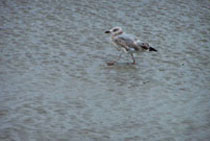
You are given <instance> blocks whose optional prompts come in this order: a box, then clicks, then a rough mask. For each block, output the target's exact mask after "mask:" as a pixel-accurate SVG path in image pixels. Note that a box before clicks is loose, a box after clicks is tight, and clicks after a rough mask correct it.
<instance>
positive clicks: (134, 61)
mask: <svg viewBox="0 0 210 141" xmlns="http://www.w3.org/2000/svg"><path fill="white" fill-rule="evenodd" d="M131 58H132V60H133V62H132V64H136V60H135V58H134V56H133V54H131Z"/></svg>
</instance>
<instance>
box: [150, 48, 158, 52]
mask: <svg viewBox="0 0 210 141" xmlns="http://www.w3.org/2000/svg"><path fill="white" fill-rule="evenodd" d="M149 51H155V52H157V50H156V49H155V48H153V47H149Z"/></svg>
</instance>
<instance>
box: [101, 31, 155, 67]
mask: <svg viewBox="0 0 210 141" xmlns="http://www.w3.org/2000/svg"><path fill="white" fill-rule="evenodd" d="M105 33H107V34H111V39H112V42H113V43H114V44H115V45H116V47H117V50H119V51H121V54H120V55H119V57H118V58H117V60H115V61H112V62H109V63H107V64H108V65H114V64H115V63H116V62H117V61H118V60H119V59H120V57H121V55H122V52H125V53H128V54H130V55H131V57H132V60H133V62H132V64H136V61H135V58H134V56H133V53H137V52H143V51H146V50H148V51H155V52H157V50H156V49H154V48H153V47H151V46H150V45H149V44H148V43H144V42H141V41H140V40H139V39H138V38H137V37H136V36H134V35H130V34H126V33H125V32H123V30H122V28H121V27H114V28H112V29H110V30H107V31H105Z"/></svg>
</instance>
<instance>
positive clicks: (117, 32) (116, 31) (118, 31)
mask: <svg viewBox="0 0 210 141" xmlns="http://www.w3.org/2000/svg"><path fill="white" fill-rule="evenodd" d="M105 33H106V34H111V35H112V36H116V35H120V34H122V33H123V31H122V28H121V27H113V28H112V29H110V30H107V31H105Z"/></svg>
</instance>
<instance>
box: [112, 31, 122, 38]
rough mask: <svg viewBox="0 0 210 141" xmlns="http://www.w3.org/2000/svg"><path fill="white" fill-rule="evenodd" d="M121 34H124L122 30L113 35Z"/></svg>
mask: <svg viewBox="0 0 210 141" xmlns="http://www.w3.org/2000/svg"><path fill="white" fill-rule="evenodd" d="M121 34H123V31H120V32H118V33H116V34H114V35H112V36H113V37H115V36H118V35H121Z"/></svg>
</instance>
